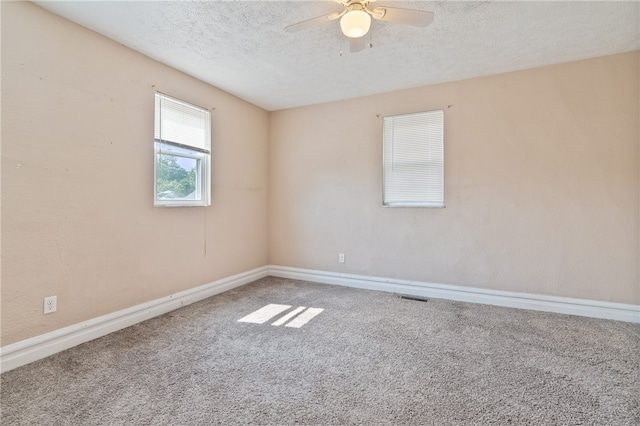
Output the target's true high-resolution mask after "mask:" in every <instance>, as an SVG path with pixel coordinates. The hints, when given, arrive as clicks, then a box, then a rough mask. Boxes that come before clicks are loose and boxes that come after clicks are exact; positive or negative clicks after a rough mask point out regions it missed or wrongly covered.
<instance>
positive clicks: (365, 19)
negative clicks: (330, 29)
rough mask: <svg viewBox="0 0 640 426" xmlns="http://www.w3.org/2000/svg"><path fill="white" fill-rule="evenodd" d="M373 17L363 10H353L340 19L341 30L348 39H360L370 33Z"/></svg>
mask: <svg viewBox="0 0 640 426" xmlns="http://www.w3.org/2000/svg"><path fill="white" fill-rule="evenodd" d="M370 27H371V16H370V15H369V14H368V13H367V12H365V11H363V10H352V11H350V12H347V13H345V14H344V15H343V16H342V18H340V28H341V29H342V33H343V34H344V35H346V36H347V37H351V38H358V37H362V36H363V35H365V34H366V33H368V32H369V28H370Z"/></svg>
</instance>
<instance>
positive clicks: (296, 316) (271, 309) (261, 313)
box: [238, 303, 324, 328]
mask: <svg viewBox="0 0 640 426" xmlns="http://www.w3.org/2000/svg"><path fill="white" fill-rule="evenodd" d="M290 308H291V306H290V305H279V304H276V303H270V304H268V305H267V306H264V307H262V308H260V309H258V310H257V311H254V312H252V313H250V314H249V315H247V316H245V317H243V318H240V319H239V320H238V322H249V323H253V324H264V323H265V322H267V321H271V320H273V319H274V318H276V317H277V316H278V315H280V314H282V313H283V312H285V311H287V310H289V309H290ZM322 311H324V309H322V308H306V307H304V306H298V307H297V308H295V309H294V310H292V311H290V312H287V313H286V314H285V315H284V316H282V317H281V318H279V319H277V320H276V321H274V322H273V323H272V324H271V325H274V326H276V327H279V326H281V325H283V324H284V326H285V327H292V328H300V327H302V326H303V325H305V324H307V323H308V322H309V321H311V320H312V319H313V318H315V317H316V316H317V315H318V314H320V313H321V312H322Z"/></svg>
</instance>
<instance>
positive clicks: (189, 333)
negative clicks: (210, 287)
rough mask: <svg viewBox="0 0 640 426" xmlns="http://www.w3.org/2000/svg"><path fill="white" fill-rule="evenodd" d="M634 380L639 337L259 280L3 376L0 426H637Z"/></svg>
mask: <svg viewBox="0 0 640 426" xmlns="http://www.w3.org/2000/svg"><path fill="white" fill-rule="evenodd" d="M270 304H280V305H288V306H290V309H286V307H281V308H280V310H281V312H280V313H276V314H274V312H275V311H272V312H270V313H265V312H266V310H268V308H267V309H266V310H265V309H263V310H262V311H260V312H258V313H255V314H253V315H251V316H250V317H249V319H248V321H251V320H253V321H254V322H239V321H238V320H240V319H242V318H245V319H246V317H247V316H248V315H250V314H252V313H253V312H255V311H258V310H260V309H261V308H264V307H265V306H267V305H270ZM298 307H307V308H319V309H323V311H321V312H320V311H319V310H315V311H313V312H314V313H316V314H317V315H316V316H314V317H312V318H311V316H310V315H309V312H311V310H309V309H308V310H306V311H304V312H302V313H300V314H299V315H298V316H297V317H296V316H289V317H288V318H289V319H288V320H284V319H283V320H282V321H279V322H278V320H279V319H281V318H282V317H284V316H286V315H288V314H289V313H290V312H292V311H293V310H295V309H296V308H298ZM271 308H274V307H273V306H271ZM274 309H275V308H274ZM283 309H284V310H283ZM299 311H302V310H301V309H300V310H299ZM318 312H320V313H318ZM261 314H263V315H261ZM260 318H262V319H260ZM296 319H297V321H296ZM274 323H278V324H280V325H273V324H274ZM297 326H299V327H297ZM639 372H640V325H638V324H630V323H624V322H616V321H608V320H599V319H592V318H582V317H576V316H569V315H560V314H550V313H542V312H534V311H527V310H516V309H509V308H500V307H495V306H486V305H476V304H469V303H461V302H452V301H447V300H437V299H431V300H429V301H427V302H422V301H415V300H406V299H402V298H400V297H398V296H397V295H394V294H391V293H383V292H375V291H366V290H358V289H352V288H346V287H338V286H329V285H322V284H315V283H310V282H303V281H295V280H288V279H281V278H273V277H268V278H264V279H261V280H258V281H256V282H253V283H251V284H248V285H246V286H243V287H240V288H237V289H235V290H232V291H228V292H226V293H223V294H220V295H217V296H214V297H211V298H209V299H207V300H203V301H201V302H198V303H195V304H193V305H189V306H186V307H184V308H181V309H179V310H176V311H173V312H170V313H168V314H165V315H162V316H160V317H157V318H154V319H151V320H148V321H145V322H143V323H140V324H138V325H135V326H132V327H129V328H127V329H124V330H121V331H119V332H116V333H112V334H110V335H108V336H105V337H102V338H99V339H96V340H93V341H91V342H88V343H85V344H82V345H79V346H77V347H74V348H72V349H69V350H66V351H64V352H61V353H58V354H56V355H53V356H51V357H49V358H46V359H43V360H40V361H37V362H34V363H32V364H29V365H26V366H24V367H20V368H18V369H15V370H12V371H9V372H6V373H4V374H2V376H1V386H2V387H1V389H0V392H1V409H2V413H1V423H2V424H3V425H85V424H86V425H118V424H122V425H124V424H127V425H131V424H135V425H165V424H166V425H179V424H180V425H208V424H221V425H231V424H260V425H287V424H314V425H316V424H317V425H328V424H341V425H342V424H366V425H372V424H381V425H382V424H384V425H387V424H396V425H472V424H473V425H477V424H499V425H508V424H519V425H524V424H534V425H541V424H552V425H553V424H563V425H577V424H593V425H635V426H637V425H639V424H640V375H639Z"/></svg>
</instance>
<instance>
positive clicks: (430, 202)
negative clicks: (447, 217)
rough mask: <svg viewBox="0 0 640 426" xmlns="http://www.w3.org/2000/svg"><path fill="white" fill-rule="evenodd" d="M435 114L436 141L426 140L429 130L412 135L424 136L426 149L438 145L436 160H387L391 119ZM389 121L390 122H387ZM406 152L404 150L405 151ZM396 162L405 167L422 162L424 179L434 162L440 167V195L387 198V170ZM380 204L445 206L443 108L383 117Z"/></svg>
mask: <svg viewBox="0 0 640 426" xmlns="http://www.w3.org/2000/svg"><path fill="white" fill-rule="evenodd" d="M435 114H437V117H436V119H438V120H440V124H441V128H440V129H439V130H438V136H440V137H439V138H438V139H439V140H437V141H432V140H428V138H429V134H430V133H431V132H425V134H424V135H419V134H414V135H412V136H414V137H415V136H423V137H424V138H425V140H424V143H425V144H427V149H429V150H430V149H432V148H434V147H436V144H437V145H438V146H437V147H436V148H437V149H438V152H439V153H440V154H441V157H440V158H438V159H437V161H435V162H434V161H429V159H428V158H424V159H419V160H418V161H404V162H394V161H393V160H388V159H387V156H388V155H387V151H388V144H392V143H393V141H388V140H387V127H386V126H387V125H393V120H395V119H403V118H416V117H419V116H425V118H427V119H430V118H428V117H429V115H435ZM389 123H390V124H389ZM425 125H428V124H427V123H425ZM390 149H393V146H391V148H390ZM405 153H406V152H405ZM398 164H402V165H404V166H405V167H410V166H411V165H416V164H424V167H425V168H427V171H426V172H424V173H423V176H424V178H425V179H427V176H429V175H432V174H433V173H432V172H431V171H429V168H434V166H433V164H435V167H438V168H439V169H440V171H437V172H439V175H440V176H439V181H438V183H439V185H440V190H439V192H441V197H440V198H439V199H437V200H429V199H427V198H429V197H428V196H425V197H424V198H423V199H422V200H404V201H398V200H392V199H388V196H387V195H388V194H387V192H388V188H387V186H388V185H387V183H388V182H387V180H388V175H390V172H389V171H388V167H389V166H391V167H393V166H394V165H398ZM382 206H383V207H394V208H395V207H421V208H436V209H438V208H445V185H444V110H443V109H436V110H429V111H421V112H414V113H407V114H398V115H389V116H385V117H383V132H382Z"/></svg>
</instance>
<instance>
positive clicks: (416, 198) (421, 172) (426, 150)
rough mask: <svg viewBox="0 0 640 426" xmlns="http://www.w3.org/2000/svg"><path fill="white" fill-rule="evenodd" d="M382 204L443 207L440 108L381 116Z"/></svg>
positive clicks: (442, 121)
mask: <svg viewBox="0 0 640 426" xmlns="http://www.w3.org/2000/svg"><path fill="white" fill-rule="evenodd" d="M383 128H384V131H383V179H384V184H383V195H382V199H383V201H382V202H383V204H384V205H385V206H390V207H444V147H443V146H444V111H442V110H437V111H428V112H420V113H415V114H405V115H394V116H389V117H384V119H383Z"/></svg>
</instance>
